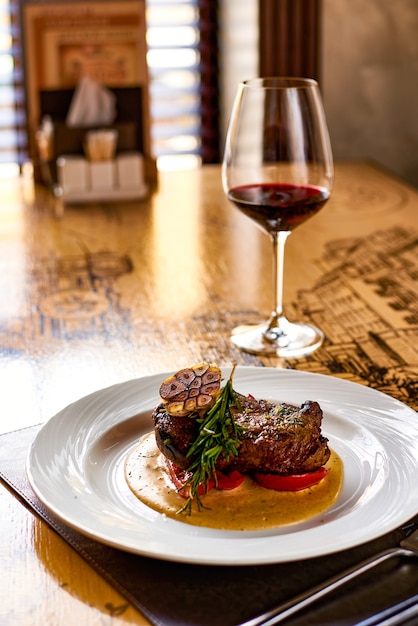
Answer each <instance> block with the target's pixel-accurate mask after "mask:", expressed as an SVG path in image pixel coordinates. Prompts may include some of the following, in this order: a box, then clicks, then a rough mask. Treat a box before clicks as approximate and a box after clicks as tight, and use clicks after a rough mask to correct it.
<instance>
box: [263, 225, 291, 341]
mask: <svg viewBox="0 0 418 626" xmlns="http://www.w3.org/2000/svg"><path fill="white" fill-rule="evenodd" d="M289 235H290V231H279V232H278V233H276V234H275V235H273V236H272V243H273V293H274V301H273V304H274V306H273V311H272V313H271V315H270V319H269V321H268V326H267V330H266V332H265V338H266V339H267V340H268V341H277V340H278V339H279V338H280V337H281V336H282V335H283V334H284V331H285V329H284V326H285V325H286V324H287V320H286V318H285V316H284V314H283V269H284V248H285V244H286V241H287V238H288V236H289Z"/></svg>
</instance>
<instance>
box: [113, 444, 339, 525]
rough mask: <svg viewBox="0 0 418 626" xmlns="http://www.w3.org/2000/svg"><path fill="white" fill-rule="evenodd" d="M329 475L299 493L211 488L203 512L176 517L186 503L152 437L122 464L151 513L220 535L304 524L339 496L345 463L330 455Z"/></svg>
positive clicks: (251, 485)
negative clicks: (227, 531) (232, 531)
mask: <svg viewBox="0 0 418 626" xmlns="http://www.w3.org/2000/svg"><path fill="white" fill-rule="evenodd" d="M326 467H329V468H330V471H329V472H328V474H327V475H326V476H325V478H323V479H322V480H321V482H320V483H318V484H316V485H313V486H312V487H309V488H307V489H303V490H302V491H294V492H291V491H274V490H273V489H265V488H264V487H260V486H259V485H257V484H256V483H255V482H254V481H253V480H251V479H250V478H248V477H247V478H246V479H245V481H244V482H243V483H242V484H241V485H240V486H239V487H237V488H236V489H232V490H230V491H220V490H217V489H212V490H211V491H210V492H209V493H208V494H206V495H205V496H203V497H202V500H203V504H204V507H205V508H204V509H202V510H201V511H198V510H197V509H193V511H192V514H191V515H188V514H187V513H180V514H179V513H178V511H179V509H180V508H181V507H182V506H183V504H184V503H185V499H184V498H183V497H182V496H180V495H179V494H178V493H177V492H176V490H175V488H174V486H173V483H172V482H171V480H170V476H169V474H168V471H167V469H166V465H165V462H164V457H163V455H162V454H161V453H160V451H159V450H158V448H157V446H156V443H155V437H154V433H153V432H152V433H149V434H148V435H145V436H144V437H142V439H141V440H140V441H139V443H138V445H137V446H136V447H135V448H134V449H133V450H132V451H131V452H130V453H129V455H128V456H127V458H126V462H125V477H126V481H127V483H128V485H129V487H130V489H131V491H132V492H133V493H134V494H135V495H136V497H137V498H139V500H141V501H142V502H144V503H145V504H146V505H147V506H149V507H151V508H152V509H154V510H155V511H158V512H160V513H163V514H164V515H167V516H168V517H171V518H173V519H176V520H180V521H182V522H185V523H187V524H192V525H194V526H206V527H209V528H219V529H223V530H262V529H267V528H276V527H278V526H285V525H287V524H295V523H297V522H302V521H305V520H307V519H309V518H311V517H314V516H315V515H319V514H320V513H322V512H323V511H325V510H326V509H328V508H329V507H330V506H331V505H332V504H333V502H335V500H336V499H337V497H338V494H339V492H340V490H341V486H342V481H343V464H342V461H341V459H340V457H339V456H338V455H337V454H336V453H335V452H334V451H332V452H331V457H330V459H329V461H328V463H327V465H326Z"/></svg>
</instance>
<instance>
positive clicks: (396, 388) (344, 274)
mask: <svg viewBox="0 0 418 626" xmlns="http://www.w3.org/2000/svg"><path fill="white" fill-rule="evenodd" d="M318 263H319V265H320V267H321V268H322V270H323V274H322V277H321V279H320V280H319V281H318V282H317V283H316V284H315V285H313V287H312V288H311V289H310V290H306V291H305V290H304V291H301V292H300V293H299V294H298V302H297V305H296V306H295V310H296V311H297V312H298V313H299V314H303V315H304V316H305V317H308V318H309V319H310V320H311V321H312V322H313V323H315V324H317V325H318V326H319V327H320V328H322V330H323V331H324V332H325V335H326V339H325V342H324V345H323V347H322V348H321V349H320V350H318V351H317V352H316V353H314V354H313V355H312V356H310V357H307V358H306V359H303V360H299V361H298V362H297V364H296V367H297V368H298V369H305V370H312V371H316V372H323V373H325V374H327V373H331V374H334V375H338V376H341V377H344V378H347V379H350V380H353V381H355V382H362V383H365V382H366V380H367V379H368V380H369V384H371V385H372V386H373V387H374V388H375V389H379V390H380V391H383V392H385V393H388V394H389V395H392V396H394V397H397V398H398V399H399V400H402V401H403V402H405V403H406V404H409V405H410V406H412V407H413V408H418V299H417V295H416V294H417V288H416V283H417V280H418V233H417V232H416V231H413V230H407V229H404V228H401V227H399V228H392V229H389V230H381V231H377V232H375V233H373V234H372V235H369V236H367V237H356V238H351V239H343V240H339V241H333V242H331V243H330V244H329V245H328V246H327V247H326V250H325V253H324V255H323V256H322V258H321V259H320V260H319V261H318ZM289 317H291V316H290V315H289ZM293 366H295V365H293Z"/></svg>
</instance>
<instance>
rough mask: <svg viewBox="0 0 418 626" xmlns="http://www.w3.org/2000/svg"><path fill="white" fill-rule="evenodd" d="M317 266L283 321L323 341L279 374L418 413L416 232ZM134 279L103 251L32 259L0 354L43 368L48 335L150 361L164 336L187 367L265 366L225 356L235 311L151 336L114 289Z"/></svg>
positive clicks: (362, 245) (335, 248)
mask: <svg viewBox="0 0 418 626" xmlns="http://www.w3.org/2000/svg"><path fill="white" fill-rule="evenodd" d="M316 263H317V264H318V265H319V267H320V268H321V270H322V276H321V278H320V279H319V280H318V281H317V283H316V284H314V285H313V286H312V287H311V288H310V289H304V290H301V291H300V292H299V293H298V294H297V301H296V302H293V303H292V304H291V305H290V306H287V312H288V316H289V318H290V319H293V318H298V317H299V318H304V319H306V320H311V321H312V322H313V323H314V324H316V325H317V326H319V327H320V328H321V329H322V330H323V331H324V333H325V336H326V338H325V341H324V344H323V346H322V347H321V348H320V349H319V350H318V351H317V352H315V353H314V354H312V355H310V356H309V357H306V358H303V359H297V360H292V361H288V362H285V366H287V367H293V368H297V369H301V370H305V371H314V372H318V373H323V374H331V375H334V376H338V377H341V378H346V379H348V380H351V381H354V382H359V383H363V384H369V385H371V386H372V387H374V388H375V389H378V390H380V391H383V392H385V393H387V394H389V395H391V396H393V397H396V398H398V399H399V400H401V401H403V402H405V403H406V404H408V405H409V406H411V407H412V408H415V409H418V299H417V295H416V294H417V289H416V281H417V280H418V232H417V231H413V230H412V229H405V228H401V227H399V228H395V229H393V228H392V229H388V230H379V231H376V232H374V233H372V234H370V235H368V236H367V237H355V238H348V239H341V240H337V241H333V242H331V243H329V244H328V245H327V246H326V248H325V250H324V253H323V255H322V257H321V258H320V259H319V260H317V261H316ZM133 272H134V267H133V262H132V260H131V258H130V256H129V255H128V254H126V255H120V254H116V253H113V252H112V251H108V250H104V251H98V252H91V251H89V250H87V249H85V251H84V252H82V253H79V254H75V255H70V256H63V257H60V258H57V257H55V256H54V255H49V256H48V255H47V256H45V257H40V258H38V259H36V260H35V261H33V266H32V267H31V271H30V276H29V280H30V285H28V294H25V298H26V300H27V312H26V315H24V314H22V316H21V317H18V318H16V319H14V320H12V321H9V322H8V324H7V327H4V326H3V327H1V325H0V354H3V355H7V354H8V353H12V352H13V353H15V354H16V353H21V354H22V358H24V355H25V346H26V345H27V344H28V343H30V342H31V343H32V348H33V353H37V352H38V351H39V354H40V358H42V354H43V352H42V337H43V336H44V335H48V337H49V338H50V339H52V340H53V341H56V342H57V343H58V344H59V343H61V342H63V341H64V342H65V341H70V342H73V341H77V340H78V341H83V342H86V341H90V340H94V341H95V342H96V344H97V343H98V342H99V343H100V342H103V343H105V344H106V343H110V342H113V344H115V343H118V344H123V345H122V347H121V349H122V350H135V351H136V352H138V351H139V348H140V345H141V343H146V344H147V346H148V348H150V347H152V348H153V349H155V354H156V358H157V359H159V358H160V357H161V356H163V355H161V350H163V349H164V345H165V343H164V336H167V332H170V333H171V334H172V337H173V341H175V337H182V336H187V338H188V341H187V349H188V350H189V352H190V358H191V359H196V358H198V359H202V358H204V359H205V360H215V361H216V360H219V358H220V357H222V360H223V361H224V362H226V361H231V360H236V361H237V362H238V364H242V365H250V364H252V365H254V364H261V365H266V362H265V361H264V362H263V361H261V360H260V359H259V358H258V357H255V356H253V355H248V354H245V353H241V352H238V351H237V350H235V351H234V348H233V346H232V345H231V343H230V341H229V334H230V331H231V328H233V327H234V326H235V325H236V324H237V323H239V322H240V320H242V317H243V315H244V313H243V312H242V311H233V312H228V313H225V312H222V314H220V313H219V314H218V315H217V316H216V317H214V316H213V315H212V316H206V315H205V313H203V314H199V315H194V316H193V317H192V318H191V319H190V318H189V319H187V320H186V321H184V322H170V321H168V322H162V324H161V326H159V327H150V326H149V324H148V319H147V312H146V309H145V310H143V311H142V310H141V311H139V310H136V311H135V312H134V311H133V309H131V308H130V307H129V304H128V303H126V302H125V304H124V305H123V304H122V303H121V293H120V291H119V290H118V286H117V281H118V279H120V278H121V277H122V276H124V275H127V274H130V273H133ZM292 308H293V311H292ZM249 313H250V315H251V316H254V318H256V316H258V313H257V312H254V311H252V312H245V317H246V319H248V316H249V315H248V314H249ZM133 317H135V329H134V328H133V326H134V324H133V321H132V320H133ZM254 321H257V320H256V319H254ZM166 324H169V325H170V327H169V328H167V327H166ZM38 348H39V350H38ZM184 356H185V357H186V356H187V355H186V354H185V355H184ZM269 364H271V365H273V366H274V365H277V360H275V359H269Z"/></svg>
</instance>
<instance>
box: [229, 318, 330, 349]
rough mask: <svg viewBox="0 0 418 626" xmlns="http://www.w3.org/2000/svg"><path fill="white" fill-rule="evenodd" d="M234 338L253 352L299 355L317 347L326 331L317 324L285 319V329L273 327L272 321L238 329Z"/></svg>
mask: <svg viewBox="0 0 418 626" xmlns="http://www.w3.org/2000/svg"><path fill="white" fill-rule="evenodd" d="M231 341H232V343H233V344H234V345H236V346H237V347H238V348H239V349H240V350H243V351H244V352H249V353H250V354H258V355H264V356H280V357H283V358H297V357H301V356H305V355H307V354H310V353H311V352H314V350H317V349H318V348H319V347H320V345H321V344H322V342H323V341H324V334H323V332H322V331H321V330H320V329H319V328H316V326H312V325H311V324H304V323H292V322H288V321H287V320H286V321H285V325H284V328H283V329H279V328H274V329H271V328H270V325H269V324H268V323H265V324H259V325H257V326H238V327H237V328H234V330H233V331H232V335H231Z"/></svg>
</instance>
